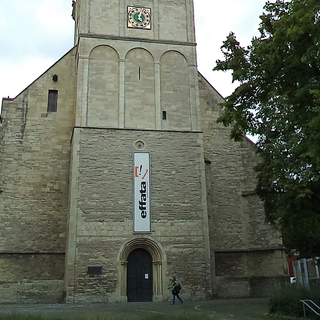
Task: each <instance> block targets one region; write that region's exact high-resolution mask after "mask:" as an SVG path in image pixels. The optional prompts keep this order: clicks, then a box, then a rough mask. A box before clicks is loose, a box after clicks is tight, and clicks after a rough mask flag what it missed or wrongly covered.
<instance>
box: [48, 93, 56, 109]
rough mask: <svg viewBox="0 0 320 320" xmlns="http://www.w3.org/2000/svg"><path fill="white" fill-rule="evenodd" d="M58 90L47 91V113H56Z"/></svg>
mask: <svg viewBox="0 0 320 320" xmlns="http://www.w3.org/2000/svg"><path fill="white" fill-rule="evenodd" d="M57 109H58V90H49V94H48V107H47V112H57Z"/></svg>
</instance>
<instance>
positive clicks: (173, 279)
mask: <svg viewBox="0 0 320 320" xmlns="http://www.w3.org/2000/svg"><path fill="white" fill-rule="evenodd" d="M170 280H171V282H172V284H171V286H169V287H168V289H171V288H173V289H172V295H173V298H172V304H174V303H175V300H176V296H177V298H178V299H179V300H180V302H181V303H183V301H182V299H181V298H180V297H179V293H180V289H181V286H180V284H179V282H178V281H177V279H176V277H171V278H170Z"/></svg>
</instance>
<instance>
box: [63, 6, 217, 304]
mask: <svg viewBox="0 0 320 320" xmlns="http://www.w3.org/2000/svg"><path fill="white" fill-rule="evenodd" d="M73 6H74V11H73V17H74V19H75V24H76V28H75V45H76V50H77V52H76V68H77V73H76V99H75V124H74V129H73V135H72V147H71V169H70V195H69V217H68V230H67V235H68V239H67V251H66V274H65V290H66V300H67V302H79V301H82V300H83V301H84V300H85V301H163V300H166V299H167V298H168V297H170V295H171V292H169V291H168V290H167V289H166V288H167V286H168V279H169V277H170V276H173V275H174V276H177V277H178V278H179V280H180V281H181V282H182V283H183V287H184V297H185V298H187V299H188V298H189V299H205V298H206V297H208V296H210V295H211V293H212V291H211V280H210V279H211V275H210V250H209V230H208V215H207V203H206V183H205V164H204V150H203V134H202V132H201V131H200V129H201V128H200V108H199V97H198V72H197V66H196V50H195V48H196V45H195V32H194V18H193V1H192V0H174V1H173V0H135V1H131V0H108V1H106V0H91V1H89V0H77V2H74V3H73ZM195 287H196V288H198V289H197V291H196V292H195V291H194V288H195Z"/></svg>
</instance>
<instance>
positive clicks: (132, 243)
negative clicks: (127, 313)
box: [117, 236, 167, 302]
mask: <svg viewBox="0 0 320 320" xmlns="http://www.w3.org/2000/svg"><path fill="white" fill-rule="evenodd" d="M135 249H145V250H147V251H148V252H149V253H150V254H151V257H152V266H153V267H152V268H153V301H164V297H165V295H164V288H165V284H164V281H165V272H166V269H167V260H166V255H165V252H164V250H163V248H162V246H161V244H160V243H158V242H157V241H155V240H154V239H152V238H151V237H149V236H137V237H135V238H133V239H131V240H128V241H127V242H125V243H124V244H123V245H122V246H121V248H120V250H119V254H118V266H119V272H118V280H119V281H118V286H117V289H118V290H117V293H118V294H117V296H118V300H119V301H122V302H124V301H127V264H128V260H127V259H128V256H129V254H130V252H132V251H133V250H135Z"/></svg>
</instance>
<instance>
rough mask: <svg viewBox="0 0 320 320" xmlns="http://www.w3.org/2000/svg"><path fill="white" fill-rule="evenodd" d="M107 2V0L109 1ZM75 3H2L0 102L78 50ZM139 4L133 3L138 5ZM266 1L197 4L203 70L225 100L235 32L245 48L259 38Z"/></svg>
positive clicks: (38, 0) (43, 0)
mask: <svg viewBox="0 0 320 320" xmlns="http://www.w3.org/2000/svg"><path fill="white" fill-rule="evenodd" d="M106 1H107V0H106ZM71 2H72V1H71V0H0V8H1V9H0V48H1V49H0V97H1V98H2V97H8V96H10V97H15V96H16V95H17V94H19V93H20V92H21V91H22V90H23V89H24V88H25V87H27V86H28V85H29V84H30V83H31V82H33V81H34V80H35V79H36V78H37V77H38V76H40V75H41V74H42V73H43V72H44V71H46V69H48V68H49V67H50V66H51V65H52V64H53V63H54V62H56V61H57V60H58V59H59V58H60V57H61V56H63V55H64V54H65V53H66V52H67V51H69V49H71V48H72V46H73V34H74V33H73V31H74V21H73V20H72V18H71V12H72V7H71ZM133 2H134V1H133ZM264 3H265V0H223V1H220V0H194V6H195V22H196V37H197V44H198V47H197V56H198V69H199V71H200V72H201V73H202V74H203V75H204V76H205V77H206V78H207V80H209V82H210V83H211V84H212V85H213V86H214V87H215V88H216V89H217V90H218V91H219V92H220V94H222V95H223V96H227V95H229V94H230V93H231V92H232V91H233V89H234V85H233V84H232V83H231V76H230V75H229V74H225V73H223V72H213V71H212V69H213V68H214V66H215V61H216V60H217V59H221V58H222V54H221V51H220V47H221V45H222V42H223V41H224V40H225V39H226V36H227V35H228V34H229V32H230V31H233V32H235V33H236V35H237V39H238V41H240V43H241V45H242V46H247V45H248V44H250V41H251V38H252V36H254V35H258V31H257V29H258V26H259V22H260V20H259V15H260V14H261V13H262V11H263V6H264Z"/></svg>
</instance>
